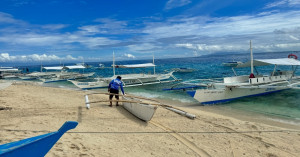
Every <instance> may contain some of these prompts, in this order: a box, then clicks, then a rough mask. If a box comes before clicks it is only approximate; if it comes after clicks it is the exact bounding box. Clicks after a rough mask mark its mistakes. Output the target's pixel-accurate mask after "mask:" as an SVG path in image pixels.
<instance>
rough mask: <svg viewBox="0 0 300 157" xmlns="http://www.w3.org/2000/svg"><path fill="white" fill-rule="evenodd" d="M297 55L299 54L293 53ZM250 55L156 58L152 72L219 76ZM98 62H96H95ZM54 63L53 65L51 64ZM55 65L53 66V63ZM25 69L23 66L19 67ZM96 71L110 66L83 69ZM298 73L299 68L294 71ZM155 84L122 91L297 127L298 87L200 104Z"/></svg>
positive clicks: (109, 73) (105, 72)
mask: <svg viewBox="0 0 300 157" xmlns="http://www.w3.org/2000/svg"><path fill="white" fill-rule="evenodd" d="M289 54H290V53H289V52H280V53H279V52H278V53H255V54H254V59H266V58H270V59H271V58H284V57H287V56H288V55H289ZM294 54H296V55H297V56H300V53H297V52H296V53H294ZM249 59H250V54H214V55H206V56H200V57H192V58H172V59H156V60H155V64H156V65H157V66H156V68H155V70H156V73H164V72H167V71H170V70H171V69H173V68H192V69H195V70H196V71H194V72H190V73H174V76H176V77H177V78H178V79H182V80H183V81H186V80H193V79H206V78H223V77H227V76H233V75H234V73H233V72H232V69H231V68H229V67H224V66H223V65H222V63H223V62H228V61H233V60H235V61H242V62H245V61H248V60H249ZM149 62H150V63H151V62H152V59H151V60H150V59H149V60H130V61H116V64H140V63H149ZM99 63H100V62H99ZM99 63H88V64H89V65H92V66H95V67H97V66H98V64H99ZM101 63H102V64H104V65H105V67H111V65H112V61H111V62H101ZM52 66H55V65H52ZM56 66H57V65H56ZM27 67H28V68H29V70H30V71H39V68H40V66H27ZM23 68H25V67H23ZM273 68H274V67H273V66H265V67H258V68H257V70H258V71H259V72H260V73H261V74H269V73H270V72H271V71H273ZM277 68H278V69H281V70H286V69H288V68H290V67H284V66H282V67H281V66H278V67H277ZM92 71H93V72H96V76H100V77H110V76H112V75H113V72H112V68H104V69H95V68H91V69H86V70H84V72H92ZM148 71H151V72H153V68H145V69H142V71H139V70H137V69H136V70H135V71H132V70H128V69H120V70H116V74H117V75H118V74H122V73H131V72H133V73H140V72H146V73H148ZM236 71H237V74H238V75H243V74H246V75H248V74H250V68H241V69H238V70H236ZM296 74H297V75H300V70H298V71H297V72H296ZM176 83H178V82H173V83H166V84H156V85H147V86H139V87H128V88H125V92H126V93H130V94H135V95H138V96H143V97H148V98H155V99H159V100H161V101H162V102H164V103H168V104H169V105H176V106H186V107H192V108H196V109H199V110H206V111H211V112H216V113H219V114H224V115H229V116H233V117H237V118H244V119H245V120H258V121H262V120H263V121H266V123H272V124H276V123H281V124H286V125H292V126H293V125H294V126H297V127H299V126H300V103H299V102H300V90H296V89H292V90H285V91H282V92H278V93H273V94H269V95H264V96H257V97H248V98H241V99H237V100H234V101H231V102H228V103H222V104H214V105H205V106H203V105H200V104H199V103H198V102H197V101H196V100H194V99H193V98H192V97H190V96H189V95H188V94H187V93H186V92H185V91H183V90H173V91H165V90H163V89H165V88H170V87H172V86H173V85H174V84H176ZM45 86H54V87H62V88H72V89H75V88H76V87H75V86H74V85H73V84H72V83H70V82H59V83H48V84H45ZM97 90H100V91H106V89H97Z"/></svg>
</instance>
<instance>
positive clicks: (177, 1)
mask: <svg viewBox="0 0 300 157" xmlns="http://www.w3.org/2000/svg"><path fill="white" fill-rule="evenodd" d="M189 3H191V1H190V0H169V1H168V2H167V4H166V7H165V9H166V10H170V9H174V8H178V7H182V6H185V5H187V4H189Z"/></svg>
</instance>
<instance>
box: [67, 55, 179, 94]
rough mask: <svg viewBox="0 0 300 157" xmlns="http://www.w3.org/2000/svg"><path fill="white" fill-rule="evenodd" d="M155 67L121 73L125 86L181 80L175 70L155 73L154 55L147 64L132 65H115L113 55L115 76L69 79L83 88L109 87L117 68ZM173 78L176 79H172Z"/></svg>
mask: <svg viewBox="0 0 300 157" xmlns="http://www.w3.org/2000/svg"><path fill="white" fill-rule="evenodd" d="M147 67H153V74H145V73H142V74H120V75H119V76H121V77H122V81H123V84H124V87H133V86H143V85H150V84H159V83H167V82H173V81H179V80H178V79H177V78H176V77H175V76H174V75H173V71H171V72H169V73H166V74H156V73H155V64H154V57H153V63H145V64H131V65H115V59H114V57H113V76H112V77H106V78H101V77H100V78H96V81H94V82H81V81H76V80H69V81H70V82H72V83H73V84H74V85H75V86H77V87H79V88H81V89H84V90H86V89H96V88H107V87H108V85H109V83H110V81H111V80H112V79H115V78H116V73H115V68H147ZM170 78H173V79H174V80H170Z"/></svg>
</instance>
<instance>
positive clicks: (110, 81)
mask: <svg viewBox="0 0 300 157" xmlns="http://www.w3.org/2000/svg"><path fill="white" fill-rule="evenodd" d="M113 81H114V80H111V81H110V83H109V85H108V91H110V87H111V84H112V83H113Z"/></svg>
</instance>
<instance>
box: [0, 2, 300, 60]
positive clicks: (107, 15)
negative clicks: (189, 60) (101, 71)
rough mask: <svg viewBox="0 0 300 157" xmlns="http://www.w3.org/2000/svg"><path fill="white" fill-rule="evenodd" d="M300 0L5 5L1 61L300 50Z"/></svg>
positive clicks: (0, 7)
mask: <svg viewBox="0 0 300 157" xmlns="http://www.w3.org/2000/svg"><path fill="white" fill-rule="evenodd" d="M299 39H300V0H275V1H271V0H226V1H225V0H223V1H220V0H1V1H0V62H20V61H21V62H31V61H54V62H55V61H56V62H59V61H62V60H63V61H78V60H84V61H110V60H112V52H113V51H114V52H115V53H116V55H117V59H118V60H128V59H145V58H152V54H154V55H155V57H156V58H174V57H192V56H201V55H206V54H211V53H216V52H218V53H222V52H247V51H249V40H252V43H253V50H254V52H277V51H299V50H300V41H299Z"/></svg>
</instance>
